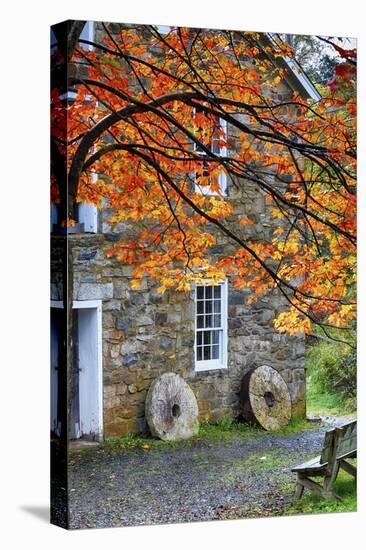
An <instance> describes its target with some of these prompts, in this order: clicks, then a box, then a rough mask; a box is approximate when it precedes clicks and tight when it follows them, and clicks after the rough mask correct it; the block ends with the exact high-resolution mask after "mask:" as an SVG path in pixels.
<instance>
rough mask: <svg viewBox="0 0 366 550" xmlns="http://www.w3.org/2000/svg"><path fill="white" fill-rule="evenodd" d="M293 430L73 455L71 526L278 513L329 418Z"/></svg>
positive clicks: (317, 447) (315, 449)
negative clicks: (293, 470)
mask: <svg viewBox="0 0 366 550" xmlns="http://www.w3.org/2000/svg"><path fill="white" fill-rule="evenodd" d="M328 421H329V423H328V424H325V423H324V422H323V423H322V424H321V425H319V424H314V428H313V429H311V430H309V431H306V432H302V433H296V434H292V435H286V436H278V435H275V434H266V433H264V434H263V435H262V434H260V435H253V436H248V435H246V436H243V435H241V434H237V433H235V432H234V433H233V435H232V438H230V440H229V441H224V442H222V441H209V442H206V441H204V442H202V441H196V442H191V443H185V444H183V445H177V446H174V447H164V448H161V447H158V448H157V447H155V448H149V449H143V448H131V449H119V450H110V449H107V448H97V449H89V450H83V451H79V452H75V453H72V457H71V462H70V478H69V479H70V489H71V490H70V527H71V528H74V529H78V528H85V527H114V526H126V525H151V524H158V523H178V522H192V521H207V520H212V519H228V518H238V517H241V518H243V517H258V516H266V515H277V514H281V513H283V511H284V510H285V509H286V508H287V507H288V506H289V505H290V502H291V498H292V494H293V491H294V480H295V478H294V474H292V473H291V471H290V468H291V466H292V465H295V464H297V463H299V462H301V461H302V460H305V459H306V458H308V457H310V458H311V456H312V455H316V454H318V453H319V450H320V448H321V445H322V441H323V435H324V430H325V429H326V428H327V427H328V426H329V424H330V423H332V424H333V425H334V423H335V422H336V423H341V422H342V419H340V420H337V421H334V419H328Z"/></svg>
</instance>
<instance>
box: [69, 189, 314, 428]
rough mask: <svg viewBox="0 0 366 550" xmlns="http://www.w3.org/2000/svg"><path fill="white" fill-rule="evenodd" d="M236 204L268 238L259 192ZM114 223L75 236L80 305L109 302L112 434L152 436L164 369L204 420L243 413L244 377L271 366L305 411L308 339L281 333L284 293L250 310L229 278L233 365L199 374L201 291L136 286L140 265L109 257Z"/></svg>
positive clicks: (107, 375) (221, 250) (106, 329)
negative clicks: (149, 399)
mask: <svg viewBox="0 0 366 550" xmlns="http://www.w3.org/2000/svg"><path fill="white" fill-rule="evenodd" d="M251 193H252V196H251ZM248 194H249V195H248ZM229 200H232V201H233V203H234V205H235V208H237V209H240V212H241V213H243V209H244V212H246V213H248V214H249V213H250V215H251V217H252V219H253V220H254V221H255V224H254V225H251V226H245V229H242V228H240V230H245V231H249V232H250V233H251V235H250V238H252V239H256V238H258V239H263V238H264V237H265V236H267V237H268V233H269V232H270V231H271V223H270V221H269V220H270V218H269V216H268V213H266V206H265V203H264V198H263V197H262V196H259V195H258V192H256V191H255V190H254V189H252V190H251V191H250V189H249V188H247V189H246V200H245V203H244V206H243V201H242V197H241V198H239V197H237V196H236V197H235V194H234V192H233V186H231V194H230V199H229ZM245 205H246V206H245ZM107 220H108V210H107V209H105V210H104V211H101V212H100V224H99V225H100V227H103V228H104V231H105V232H104V233H99V234H96V235H92V234H89V235H86V234H84V235H82V234H81V235H69V246H70V247H71V248H72V255H73V263H74V291H73V294H74V300H102V304H103V306H102V310H103V313H102V324H103V373H104V374H103V386H104V387H103V392H104V436H105V437H110V436H117V435H126V434H127V433H130V432H133V433H145V432H146V431H147V426H146V421H145V415H144V407H145V397H146V393H147V390H148V388H149V386H150V384H151V382H152V381H153V380H154V379H155V378H156V377H157V376H159V375H161V374H163V373H164V372H175V373H177V374H180V375H181V376H182V377H183V378H184V379H185V380H186V381H187V382H188V384H189V385H190V386H191V388H192V390H193V391H194V393H195V395H196V398H197V401H198V407H199V418H200V421H211V422H214V421H217V420H220V419H223V418H236V417H237V416H238V415H239V389H240V382H241V378H242V377H243V375H244V374H245V373H246V372H247V371H248V370H249V369H251V368H252V367H254V366H259V365H263V364H267V365H269V366H271V367H274V368H275V369H277V370H278V371H279V372H280V373H281V374H282V376H283V378H284V379H285V381H286V382H287V384H288V386H289V390H290V394H291V398H292V405H293V413H294V414H296V415H303V414H304V411H305V401H304V397H305V396H304V393H305V373H304V338H303V337H301V336H300V337H289V336H287V335H280V334H278V333H277V332H276V331H275V330H274V328H273V325H272V323H273V318H274V317H275V315H276V314H277V312H278V311H279V310H281V309H282V308H283V299H282V298H281V297H280V296H279V295H278V294H277V293H276V291H274V292H271V293H270V294H268V295H267V296H265V297H263V298H262V299H261V300H260V301H258V302H255V303H254V304H251V305H248V304H247V298H248V291H247V290H240V291H238V290H235V289H233V288H231V285H230V281H229V289H228V368H227V369H221V370H211V371H207V372H195V370H194V295H193V291H192V293H191V294H187V293H182V292H176V291H169V292H166V293H165V294H164V295H160V294H158V293H157V292H156V285H155V283H154V282H153V281H150V280H148V279H145V280H144V281H143V285H142V287H141V289H139V290H133V289H131V288H130V281H131V278H132V271H133V266H126V265H121V263H120V262H119V261H118V260H116V259H115V258H108V257H107V256H106V254H105V250H106V249H108V248H110V247H111V245H112V244H113V242H115V241H117V240H119V239H120V238H123V236H124V235H123V234H121V233H120V231H121V230H122V228H121V227H120V226H119V227H114V228H112V227H110V226H109V225H108V224H107ZM238 231H239V228H238ZM266 234H267V235H266ZM217 238H218V244H217V246H215V247H214V248H213V249H212V251H211V252H212V254H213V255H217V256H221V255H223V254H227V253H228V252H231V251H232V245H231V244H230V243H227V242H226V241H225V240H223V239H222V238H220V237H219V236H217Z"/></svg>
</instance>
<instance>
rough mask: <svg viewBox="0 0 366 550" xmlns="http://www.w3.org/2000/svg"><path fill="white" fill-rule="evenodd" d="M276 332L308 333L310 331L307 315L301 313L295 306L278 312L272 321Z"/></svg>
mask: <svg viewBox="0 0 366 550" xmlns="http://www.w3.org/2000/svg"><path fill="white" fill-rule="evenodd" d="M273 324H274V326H275V328H276V329H277V330H278V332H286V333H287V334H290V335H294V334H299V333H305V334H310V333H311V332H312V327H311V321H310V319H309V318H308V317H305V316H304V315H301V314H300V313H299V311H297V310H296V309H295V308H293V307H292V308H291V309H290V310H288V311H283V312H282V313H280V314H279V315H278V316H277V317H276V319H275V320H274V321H273Z"/></svg>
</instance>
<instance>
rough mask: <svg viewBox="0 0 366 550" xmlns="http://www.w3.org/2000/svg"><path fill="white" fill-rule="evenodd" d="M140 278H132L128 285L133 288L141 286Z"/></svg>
mask: <svg viewBox="0 0 366 550" xmlns="http://www.w3.org/2000/svg"><path fill="white" fill-rule="evenodd" d="M141 284H142V280H141V279H132V280H131V283H130V286H131V288H133V289H134V290H136V289H139V288H141Z"/></svg>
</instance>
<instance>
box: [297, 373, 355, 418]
mask: <svg viewBox="0 0 366 550" xmlns="http://www.w3.org/2000/svg"><path fill="white" fill-rule="evenodd" d="M306 410H307V412H308V413H312V414H320V415H321V414H325V415H342V416H344V415H347V414H352V411H350V410H349V409H348V410H345V408H344V405H343V402H342V400H341V399H340V398H339V396H337V395H334V394H331V393H328V392H325V391H324V390H322V389H321V388H319V386H318V385H317V384H316V383H315V382H314V380H313V378H312V376H311V375H309V376H308V377H307V389H306Z"/></svg>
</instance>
